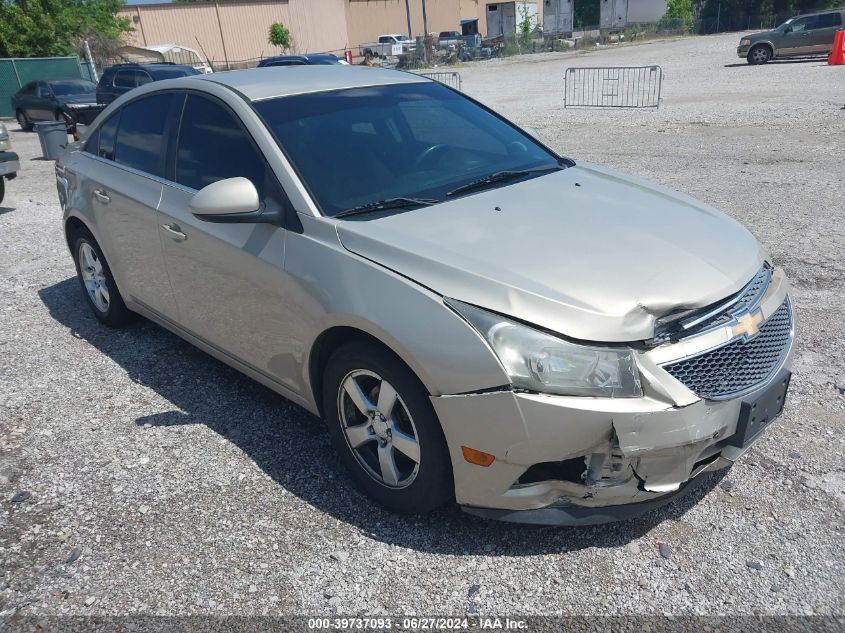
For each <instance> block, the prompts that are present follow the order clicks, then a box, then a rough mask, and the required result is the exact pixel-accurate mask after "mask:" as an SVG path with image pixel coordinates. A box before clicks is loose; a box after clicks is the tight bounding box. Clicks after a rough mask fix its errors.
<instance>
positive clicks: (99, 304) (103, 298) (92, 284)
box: [79, 242, 110, 313]
mask: <svg viewBox="0 0 845 633" xmlns="http://www.w3.org/2000/svg"><path fill="white" fill-rule="evenodd" d="M79 271H80V273H81V274H82V281H83V283H84V284H85V290H86V291H87V292H88V297H89V298H90V299H91V302H92V303H93V304H94V306H95V307H96V308H97V309H98V310H99V311H100V312H103V313H105V312H108V310H109V302H110V296H109V286H108V282H107V281H106V275H105V272H104V271H103V264H102V262H101V261H100V258H99V257H98V256H97V251H95V250H94V249H93V247H92V246H91V245H90V244H89V243H88V242H83V243H82V244H81V245H80V246H79Z"/></svg>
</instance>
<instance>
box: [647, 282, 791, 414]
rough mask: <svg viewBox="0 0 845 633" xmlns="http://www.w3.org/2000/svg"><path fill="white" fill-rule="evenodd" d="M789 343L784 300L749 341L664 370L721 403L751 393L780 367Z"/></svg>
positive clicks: (787, 310)
mask: <svg viewBox="0 0 845 633" xmlns="http://www.w3.org/2000/svg"><path fill="white" fill-rule="evenodd" d="M791 342H792V307H791V306H790V303H789V299H788V298H787V299H785V300H784V302H783V303H782V304H781V306H780V307H779V308H778V309H777V311H776V312H775V313H774V314H773V315H772V316H771V317H770V318H769V319H768V320H767V321H766V322H765V323H763V324H762V325H761V326H760V332H759V334H757V336H755V337H754V338H752V339H747V340H746V339H739V340H735V341H733V342H732V343H728V344H727V345H723V346H722V347H717V348H715V349H711V350H707V351H706V352H703V353H701V354H698V355H696V356H692V357H690V358H686V359H684V360H681V361H678V362H674V363H669V364H667V365H664V366H663V368H664V369H665V370H666V371H667V372H669V373H670V374H671V375H672V376H674V377H675V378H677V379H678V380H679V381H681V382H682V383H683V384H684V385H686V386H687V387H688V388H689V389H690V391H692V392H693V393H695V394H696V395H698V396H699V397H701V398H706V399H708V400H724V399H727V398H731V397H735V396H737V395H740V394H742V393H745V392H748V391H750V390H752V389H753V388H754V387H756V386H757V385H760V384H761V383H763V382H765V381H766V380H767V379H768V378H769V377H770V376H771V375H772V374H774V373H775V372H776V371H777V370H778V369H779V368H780V366H781V365H782V363H783V359H784V358H785V356H786V354H787V352H788V351H789V347H790V345H791Z"/></svg>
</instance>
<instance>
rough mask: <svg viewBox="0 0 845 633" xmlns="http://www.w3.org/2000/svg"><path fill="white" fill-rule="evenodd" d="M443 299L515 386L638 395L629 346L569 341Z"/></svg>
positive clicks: (599, 394) (565, 393) (614, 395)
mask: <svg viewBox="0 0 845 633" xmlns="http://www.w3.org/2000/svg"><path fill="white" fill-rule="evenodd" d="M445 301H446V305H448V306H449V307H450V308H452V309H453V310H455V311H456V312H457V313H458V314H460V315H461V316H462V317H463V318H464V319H466V320H467V322H468V323H469V324H470V325H472V326H473V327H474V328H475V329H476V330H478V332H479V334H481V336H483V337H484V339H485V340H486V341H487V342H488V343H489V344H490V347H492V348H493V351H494V352H495V353H496V356H498V357H499V361H500V362H501V363H502V365H503V366H504V368H505V371H507V373H508V375H509V376H510V379H511V383H512V384H513V386H514V387H517V388H519V389H527V390H529V391H538V392H542V393H553V394H558V395H563V396H594V397H603V398H636V397H639V396H641V395H642V394H643V390H642V387H641V386H640V377H639V372H637V366H636V363H635V362H634V353H633V352H632V351H631V350H630V349H628V348H623V347H619V348H616V347H593V346H591V345H578V344H576V343H570V342H569V341H565V340H563V339H561V338H558V337H556V336H552V335H550V334H546V333H545V332H541V331H539V330H535V329H534V328H530V327H528V326H525V325H522V324H521V323H516V322H515V321H511V320H510V319H506V318H505V317H502V316H499V315H498V314H493V313H492V312H487V311H486V310H482V309H480V308H476V307H475V306H471V305H469V304H466V303H463V302H461V301H456V300H455V299H446V300H445Z"/></svg>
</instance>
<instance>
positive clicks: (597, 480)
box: [431, 271, 794, 525]
mask: <svg viewBox="0 0 845 633" xmlns="http://www.w3.org/2000/svg"><path fill="white" fill-rule="evenodd" d="M787 290H788V284H787V283H786V281H785V278H783V276H782V274H781V273H780V272H778V271H775V274H774V275H773V279H772V284H771V285H770V286H769V288H768V290H767V291H766V293H765V296H764V297H763V299H762V300H761V301H760V302H759V303H758V305H759V310H760V314H761V315H762V317H761V318H766V319H770V318H771V319H773V320H772V321H771V323H773V324H774V325H775V326H778V327H786V326H785V325H784V324H783V322H779V321H777V319H778V318H780V317H778V315H779V314H780V315H781V317H782V315H783V310H787V311H789V324H788V327H789V333H788V334H789V339H788V342H787V343H785V344H784V346H783V352H782V355H781V356H780V358H779V360H778V364H777V367H776V369H775V370H774V371H773V373H772V374H771V375H770V376H769V377H768V378H767V379H766V380H764V381H762V382H761V383H759V384H757V385H755V386H754V387H753V388H751V389H746V390H744V391H742V392H737V394H736V395H735V396H731V397H730V399H728V398H724V399H706V398H702V397H699V396H697V395H696V394H695V393H693V392H692V391H691V390H690V389H688V388H687V387H686V386H685V385H684V384H682V383H681V382H680V381H679V380H677V379H676V378H675V377H673V375H672V374H670V373H669V371H667V368H670V369H671V367H672V366H673V365H672V363H673V362H675V361H677V360H678V359H679V358H680V359H690V358H693V359H694V358H696V357H697V356H700V355H701V354H702V353H703V352H707V351H712V350H714V349H715V350H723V349H728V350H730V349H732V348H730V347H727V345H729V344H730V343H732V342H733V343H734V344H736V342H737V341H738V340H741V337H737V336H736V335H735V332H734V330H733V329H732V328H733V327H734V326H733V325H732V324H731V323H728V324H726V325H724V326H723V327H720V328H716V329H711V330H708V331H707V332H706V333H705V334H702V335H699V336H697V337H695V338H691V339H687V341H686V342H683V341H682V342H680V343H675V342H667V343H666V344H663V345H660V346H657V347H655V348H652V349H648V350H642V351H640V352H638V353H637V366H638V369H639V372H640V377H641V379H642V383H643V392H644V393H643V396H642V397H640V398H615V399H614V398H585V397H570V396H554V395H544V394H537V393H525V392H515V391H512V390H510V389H503V390H500V391H488V392H484V393H477V394H462V395H445V396H435V397H432V398H431V401H432V403H433V405H434V408H435V411H436V412H437V415H438V417H439V419H440V422H441V425H442V428H443V431H444V434H445V436H446V440H447V444H448V446H449V451H450V455H451V460H452V466H453V472H454V479H455V495H456V500H457V502H458V503H459V504H461V505H462V506H463V507H464V510H466V511H467V512H470V513H473V514H477V515H481V516H486V517H490V518H497V519H503V520H508V521H518V522H525V523H537V524H545V525H549V524H557V525H584V524H594V523H604V522H607V521H613V520H619V519H625V518H631V517H633V516H636V515H639V514H642V513H643V512H646V511H648V510H651V509H653V508H654V507H657V506H659V505H662V504H664V503H668V502H669V501H671V500H672V499H673V498H674V497H676V496H677V495H679V494H681V493H682V492H685V491H687V490H688V488H689V485H688V484H689V483H690V482H691V481H692V480H693V479H694V478H695V477H696V476H698V475H700V474H701V473H704V472H707V471H713V470H717V469H721V468H726V467H728V466H730V465H731V464H733V462H735V461H736V460H737V459H738V458H739V457H740V456H741V455H742V454H743V453H744V452H745V451H746V450H747V449H748V448H749V447H750V446H751V445H752V444H753V443H754V442H755V441H756V440H757V439H758V438H759V437H760V436H761V434H762V433H763V430H764V429H765V427H766V426H767V425H768V423H769V422H771V420H773V419H774V418H775V417H777V415H778V414H779V413H780V411H781V410H782V407H783V401H784V398H785V394H786V390H787V387H788V384H789V377H790V372H789V366H790V362H791V356H792V336H793V332H794V329H793V326H792V316H791V309H790V303H789V300H788V297H787ZM778 306H780V310H778ZM784 306H785V307H784ZM772 315H773V316H772ZM766 331H767V330H766V327H765V322H764V325H763V326H762V327H761V332H763V334H761V340H762V343H761V344H762V345H768V344H769V343H768V340H764V337H765V336H768V334H766ZM741 353H744V352H741ZM744 362H749V363H750V362H753V361H752V360H751V359H750V358H749V357H746V360H745V361H744ZM462 447H470V448H472V449H475V450H476V451H482V452H484V453H488V454H490V455H492V456H494V457H495V459H494V460H493V461H492V463H490V464H489V465H488V466H481V465H476V464H473V463H470V462H468V461H467V460H466V459H465V458H464V457H463V448H462Z"/></svg>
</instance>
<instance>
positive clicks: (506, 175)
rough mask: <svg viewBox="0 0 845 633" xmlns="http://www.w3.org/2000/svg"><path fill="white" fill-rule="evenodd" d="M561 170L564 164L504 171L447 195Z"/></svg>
mask: <svg viewBox="0 0 845 633" xmlns="http://www.w3.org/2000/svg"><path fill="white" fill-rule="evenodd" d="M561 169H566V166H564V165H563V164H557V165H547V166H546V167H537V168H535V169H506V170H504V171H497V172H495V173H493V174H490V175H489V176H484V178H479V179H478V180H473V181H472V182H468V183H467V184H465V185H461V186H460V187H458V188H457V189H452V191H450V192H449V193H447V194H446V195H447V196H455V195H458V194H459V193H467V192H470V191H475V190H476V189H484V188H485V187H489V186H490V185H495V184H498V183H500V182H507V181H509V180H516V179H517V178H522V177H523V176H528V175H530V174H539V173H542V172H544V171H559V170H561Z"/></svg>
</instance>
